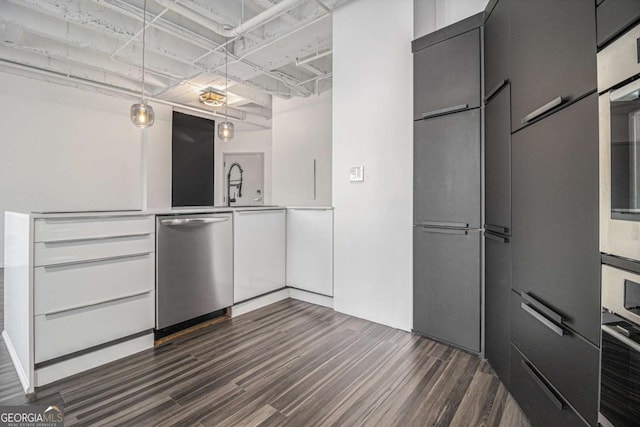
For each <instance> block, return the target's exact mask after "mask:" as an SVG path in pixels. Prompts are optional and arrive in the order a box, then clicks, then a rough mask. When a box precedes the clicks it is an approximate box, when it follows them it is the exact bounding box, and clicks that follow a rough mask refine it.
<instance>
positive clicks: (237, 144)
mask: <svg viewBox="0 0 640 427" xmlns="http://www.w3.org/2000/svg"><path fill="white" fill-rule="evenodd" d="M219 120H220V119H216V127H217V126H218V121H219ZM235 127H236V133H235V137H234V138H233V139H232V140H230V141H227V142H223V141H220V140H219V139H218V136H217V135H216V140H215V144H216V146H215V154H214V155H215V166H214V174H215V190H214V191H215V203H216V205H223V204H224V203H223V201H222V197H223V196H224V188H223V187H224V167H223V165H222V161H223V157H224V156H223V154H224V153H264V204H265V205H269V204H271V203H272V202H271V187H272V185H271V169H272V168H271V129H258V130H252V129H246V128H245V129H242V128H241V129H239V125H238V124H235Z"/></svg>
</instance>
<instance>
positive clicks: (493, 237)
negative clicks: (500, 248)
mask: <svg viewBox="0 0 640 427" xmlns="http://www.w3.org/2000/svg"><path fill="white" fill-rule="evenodd" d="M484 237H486V238H487V239H489V240H494V241H496V242H500V243H509V239H507V238H506V237H500V236H496V235H495V234H491V233H484Z"/></svg>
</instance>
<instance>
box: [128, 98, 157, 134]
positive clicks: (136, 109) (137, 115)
mask: <svg viewBox="0 0 640 427" xmlns="http://www.w3.org/2000/svg"><path fill="white" fill-rule="evenodd" d="M154 118H155V117H154V113H153V108H152V107H151V105H147V104H145V103H143V102H141V103H139V104H133V105H132V106H131V121H132V122H133V124H134V125H136V126H138V127H139V128H143V129H144V128H146V127H149V126H151V125H152V124H153V121H154Z"/></svg>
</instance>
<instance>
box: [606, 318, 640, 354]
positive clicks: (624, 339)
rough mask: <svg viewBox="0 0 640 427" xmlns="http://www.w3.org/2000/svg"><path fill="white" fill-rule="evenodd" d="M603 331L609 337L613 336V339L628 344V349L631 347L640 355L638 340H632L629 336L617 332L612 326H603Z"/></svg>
mask: <svg viewBox="0 0 640 427" xmlns="http://www.w3.org/2000/svg"><path fill="white" fill-rule="evenodd" d="M602 331H603V332H606V333H607V334H609V335H611V336H612V337H613V338H615V339H617V340H618V341H620V342H622V343H623V344H626V345H627V346H628V347H631V348H632V349H633V350H634V351H636V352H637V353H640V343H639V342H637V341H636V340H634V339H633V338H631V337H629V336H626V335H625V334H623V333H621V332H619V331H617V330H615V329H614V328H612V327H611V326H607V325H602ZM629 335H630V334H629Z"/></svg>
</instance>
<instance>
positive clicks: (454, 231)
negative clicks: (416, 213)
mask: <svg viewBox="0 0 640 427" xmlns="http://www.w3.org/2000/svg"><path fill="white" fill-rule="evenodd" d="M420 230H421V231H422V232H423V233H434V234H457V235H460V236H466V235H468V234H469V231H468V230H457V229H455V228H428V227H424V228H423V227H421V228H420Z"/></svg>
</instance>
